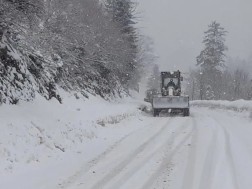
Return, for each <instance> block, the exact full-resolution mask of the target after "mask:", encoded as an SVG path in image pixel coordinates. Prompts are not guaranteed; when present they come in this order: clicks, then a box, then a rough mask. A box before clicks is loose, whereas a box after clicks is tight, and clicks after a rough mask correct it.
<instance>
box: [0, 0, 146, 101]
mask: <svg viewBox="0 0 252 189" xmlns="http://www.w3.org/2000/svg"><path fill="white" fill-rule="evenodd" d="M134 10H135V4H134V3H132V2H131V1H130V0H117V1H115V0H106V1H104V2H99V1H98V0H71V1H70V0H45V1H40V0H1V1H0V75H1V77H0V93H1V102H2V103H11V104H16V103H17V102H18V101H20V100H24V101H30V100H33V99H34V98H35V97H36V94H37V93H38V94H40V95H42V96H44V97H45V98H46V99H48V100H49V99H51V98H53V97H55V98H57V99H58V100H59V102H61V101H62V99H61V97H60V93H59V92H58V91H59V90H58V88H63V89H64V90H66V91H71V92H72V91H74V92H75V93H76V94H79V95H80V94H81V95H83V96H85V97H88V95H89V94H93V95H99V96H101V97H103V98H105V99H109V98H113V97H116V96H121V95H125V94H127V92H128V89H129V88H134V89H135V88H137V84H138V81H139V78H140V74H139V73H140V71H141V69H142V66H141V64H142V63H141V61H140V59H141V58H140V55H139V53H140V52H142V51H141V50H140V47H139V45H138V34H137V31H136V29H135V27H134V23H135V22H134Z"/></svg>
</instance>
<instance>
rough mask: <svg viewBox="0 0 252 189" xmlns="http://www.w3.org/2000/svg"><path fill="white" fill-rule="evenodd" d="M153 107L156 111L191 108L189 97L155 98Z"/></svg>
mask: <svg viewBox="0 0 252 189" xmlns="http://www.w3.org/2000/svg"><path fill="white" fill-rule="evenodd" d="M152 106H153V108H155V109H157V108H158V109H176V108H179V109H180V108H181V109H183V108H189V97H188V96H162V97H154V98H153V102H152Z"/></svg>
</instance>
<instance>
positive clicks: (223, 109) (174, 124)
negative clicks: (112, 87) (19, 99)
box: [0, 95, 252, 189]
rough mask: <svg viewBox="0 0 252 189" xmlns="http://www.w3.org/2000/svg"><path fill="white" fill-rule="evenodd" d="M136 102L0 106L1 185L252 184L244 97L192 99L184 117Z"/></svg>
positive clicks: (178, 187)
mask: <svg viewBox="0 0 252 189" xmlns="http://www.w3.org/2000/svg"><path fill="white" fill-rule="evenodd" d="M143 103H144V102H140V101H137V100H133V99H124V100H121V101H120V102H106V101H104V100H102V99H99V98H97V97H91V99H89V100H86V101H82V100H76V99H75V97H73V96H70V95H65V96H64V104H59V103H58V102H57V101H49V102H48V101H45V100H44V99H42V98H39V97H38V98H37V100H36V101H35V102H32V103H23V104H19V105H18V106H7V105H1V107H0V116H1V128H0V129H1V132H0V178H1V179H0V188H5V189H16V188H17V189H34V188H36V189H57V188H58V189H83V188H85V189H101V188H102V189H103V188H104V189H119V188H122V189H129V188H134V189H148V188H150V189H152V188H156V189H161V188H162V189H163V188H171V189H202V188H204V189H238V188H239V189H251V187H252V180H251V179H250V175H251V173H252V172H251V170H252V139H251V133H252V117H248V116H247V115H248V112H250V110H251V107H252V106H250V104H251V102H248V101H238V102H224V101H218V102H215V101H203V102H199V101H196V102H192V103H191V104H192V108H191V116H190V117H182V116H170V117H165V114H163V116H162V117H152V116H151V115H150V114H149V115H148V114H146V113H142V112H140V110H139V107H140V106H143ZM244 107H245V108H244ZM233 110H235V111H233Z"/></svg>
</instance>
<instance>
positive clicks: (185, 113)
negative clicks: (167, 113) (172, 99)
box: [183, 108, 190, 117]
mask: <svg viewBox="0 0 252 189" xmlns="http://www.w3.org/2000/svg"><path fill="white" fill-rule="evenodd" d="M183 114H184V116H185V117H186V116H189V115H190V111H189V108H185V109H184V112H183Z"/></svg>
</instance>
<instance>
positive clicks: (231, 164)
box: [214, 118, 239, 189]
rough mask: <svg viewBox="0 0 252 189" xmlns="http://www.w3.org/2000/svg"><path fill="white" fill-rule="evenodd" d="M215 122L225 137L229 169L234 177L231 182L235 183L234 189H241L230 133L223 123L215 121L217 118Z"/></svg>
mask: <svg viewBox="0 0 252 189" xmlns="http://www.w3.org/2000/svg"><path fill="white" fill-rule="evenodd" d="M214 120H215V121H216V122H217V123H218V124H219V125H220V128H221V130H222V133H223V135H224V139H225V150H226V157H227V161H228V163H229V168H230V170H231V177H232V179H231V180H232V182H233V186H234V189H239V184H238V179H237V175H236V169H235V163H234V158H233V154H232V150H231V143H230V136H229V133H228V131H227V129H226V128H225V127H224V126H223V123H220V121H219V120H217V119H215V118H214Z"/></svg>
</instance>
